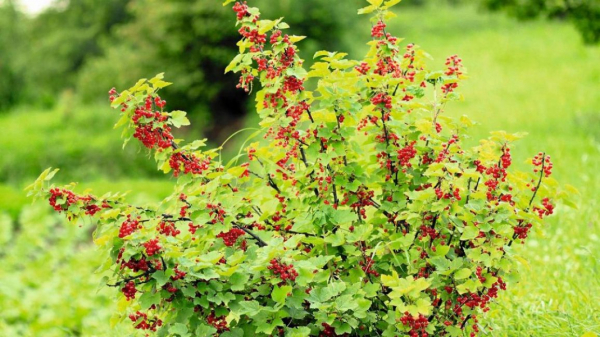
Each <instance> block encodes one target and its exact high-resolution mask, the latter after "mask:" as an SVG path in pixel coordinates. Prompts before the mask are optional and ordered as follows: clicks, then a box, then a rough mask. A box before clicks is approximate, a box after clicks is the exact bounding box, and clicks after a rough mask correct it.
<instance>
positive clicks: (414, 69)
mask: <svg viewBox="0 0 600 337" xmlns="http://www.w3.org/2000/svg"><path fill="white" fill-rule="evenodd" d="M231 2H233V1H226V4H227V3H231ZM398 2H399V0H388V1H385V2H384V1H383V0H369V5H368V6H367V7H365V8H362V9H361V10H359V13H361V14H371V15H372V16H373V17H372V23H373V28H372V30H371V32H370V38H371V40H370V41H369V42H368V45H369V46H370V50H369V52H368V54H367V55H366V57H365V58H364V59H363V60H358V61H356V60H349V59H347V58H346V54H344V53H337V52H328V51H321V52H317V53H316V55H315V58H316V59H317V61H316V62H315V63H314V65H313V66H312V67H311V68H310V69H309V70H306V69H305V68H304V67H303V65H304V61H303V60H302V59H301V58H300V57H299V49H298V46H297V45H296V43H297V42H298V41H300V40H302V39H303V37H300V36H294V35H289V34H286V33H284V30H285V29H287V28H288V26H287V25H286V24H285V23H284V22H283V21H282V20H281V19H279V20H274V21H272V20H263V19H261V18H260V13H259V10H258V9H257V8H253V7H250V6H249V5H248V4H247V3H246V2H236V3H235V4H234V6H233V10H234V11H235V16H236V18H237V24H238V26H239V33H240V34H241V36H242V38H241V40H240V42H239V43H238V46H239V50H240V53H239V54H238V55H237V56H236V57H235V58H234V59H233V61H232V62H231V64H230V65H229V66H228V67H227V69H226V71H234V72H237V73H239V74H240V82H239V83H240V85H239V87H240V88H241V89H243V90H247V91H251V90H258V91H257V93H256V100H257V104H256V109H257V113H258V114H259V116H260V118H261V122H260V125H259V128H257V130H256V131H255V132H254V133H253V134H252V135H251V136H250V137H249V138H248V140H247V141H246V143H245V145H244V146H243V147H242V149H241V150H240V152H239V155H237V156H236V157H234V158H233V159H231V160H230V161H228V162H224V161H223V159H222V158H221V157H220V149H212V150H205V149H203V147H204V146H205V141H204V140H197V141H194V142H191V143H187V144H185V143H184V142H183V141H182V140H179V139H176V138H175V137H173V135H172V133H171V129H172V127H176V128H177V127H181V126H183V125H187V124H189V122H188V120H187V118H186V117H185V112H182V111H168V110H167V109H166V107H167V105H166V102H165V101H164V100H163V99H161V98H160V96H159V94H158V91H159V90H160V89H162V88H164V87H166V86H168V85H169V83H168V82H165V81H164V79H163V76H162V75H158V76H157V77H155V78H153V79H150V80H146V79H142V80H140V81H139V82H138V83H137V84H135V85H134V86H133V87H132V88H130V89H128V90H125V91H122V92H120V93H119V92H118V91H117V90H116V89H113V90H111V91H110V92H109V96H110V101H111V104H112V106H113V107H114V108H118V109H119V110H120V113H121V119H120V120H119V122H117V125H116V127H122V128H123V135H124V137H125V139H126V141H127V140H129V139H130V138H131V137H133V138H135V139H138V140H139V141H140V142H141V144H142V145H143V146H145V147H146V148H147V149H148V151H150V152H151V153H152V154H153V155H154V158H155V159H156V161H157V164H158V168H159V169H160V170H163V171H164V172H165V174H169V173H170V174H172V175H173V176H174V177H175V178H176V184H175V187H174V191H173V195H172V196H170V197H168V198H167V199H165V200H164V202H163V203H161V204H160V205H158V206H153V205H146V206H139V205H131V204H129V203H127V202H126V201H125V199H124V196H123V195H122V194H106V195H104V196H93V195H86V196H79V195H77V194H76V193H74V192H73V190H72V186H65V187H55V186H53V185H50V184H49V183H48V181H49V180H50V179H51V178H52V176H54V174H55V173H56V170H54V171H51V170H50V169H49V170H47V171H45V172H44V173H43V174H42V175H41V176H40V178H39V179H38V180H37V181H36V182H35V183H34V184H32V185H31V187H30V189H31V193H32V194H34V195H36V196H41V197H44V198H47V199H48V200H49V203H50V205H51V206H52V207H53V208H54V209H55V210H56V211H58V212H60V213H64V214H65V215H66V216H67V217H68V218H69V219H71V220H73V221H76V220H77V219H79V218H81V217H83V216H88V217H94V219H96V221H97V229H96V231H95V241H96V243H97V244H98V245H99V246H101V247H103V249H104V252H105V256H106V257H107V263H105V264H104V266H103V268H104V270H106V269H110V270H112V271H113V272H114V273H113V275H114V276H113V277H112V279H111V280H109V282H108V285H109V286H115V287H118V288H119V289H121V292H122V298H123V300H122V301H121V304H120V305H119V307H120V308H121V309H122V310H123V312H118V313H117V314H116V316H115V322H117V321H120V320H127V318H129V320H130V321H132V322H133V326H134V327H135V328H137V329H139V330H143V331H144V333H151V332H154V331H155V332H156V334H157V335H159V336H165V335H179V336H217V335H218V336H350V335H352V336H379V335H380V336H411V337H417V336H418V337H426V336H464V335H470V336H475V335H478V334H479V333H480V332H481V331H484V329H487V328H486V326H485V320H484V313H485V312H486V311H488V310H489V306H490V304H491V303H492V302H493V301H494V299H496V298H497V297H498V296H499V290H504V289H506V287H507V285H510V284H514V283H515V282H516V264H515V260H516V258H515V255H514V252H513V249H512V246H513V243H514V242H515V241H520V242H523V241H524V240H525V239H526V238H527V236H528V233H529V231H530V229H532V228H539V227H540V225H541V223H542V219H543V218H545V217H546V216H549V215H551V214H552V213H553V212H554V209H555V204H556V202H557V201H558V199H560V198H562V197H558V198H557V193H558V192H557V184H556V183H555V182H554V180H553V179H552V178H551V177H550V176H551V174H552V163H551V161H550V156H548V155H547V154H546V153H544V152H541V153H539V154H537V155H536V156H535V157H534V158H533V159H532V160H531V165H532V166H531V171H530V172H515V171H513V170H512V169H511V166H512V160H513V158H512V155H511V146H512V142H513V141H514V140H516V139H517V138H518V137H519V136H518V135H511V134H507V133H506V132H494V133H493V134H492V136H491V137H490V138H488V139H484V140H481V142H480V145H478V146H476V147H473V148H468V147H466V146H465V145H463V142H462V140H463V139H465V138H467V137H468V134H467V130H468V127H470V126H471V125H472V124H473V123H472V122H471V121H470V120H469V119H468V118H467V117H464V116H463V117H460V118H451V117H449V116H446V115H444V110H445V108H446V105H447V104H448V103H449V102H451V101H457V100H460V99H462V96H461V95H460V93H459V92H458V91H457V90H458V89H459V88H460V84H461V82H462V81H463V80H464V79H465V76H466V75H465V74H466V70H465V68H464V67H463V64H462V60H461V59H460V57H458V56H456V55H453V56H451V57H449V58H448V59H447V61H446V64H445V68H444V69H442V70H438V71H432V70H429V69H428V68H427V64H426V60H427V58H428V55H427V54H426V53H425V52H424V51H423V50H421V49H420V48H419V47H418V46H417V45H414V44H404V43H403V42H402V39H400V38H397V37H395V36H393V35H392V34H391V33H390V32H388V31H387V30H386V27H387V26H386V23H385V22H386V21H387V20H389V19H390V18H392V17H393V16H394V15H393V13H392V12H391V11H390V8H391V7H392V6H394V5H395V4H397V3H398ZM365 36H366V37H368V36H369V33H368V32H367V33H366V34H365ZM308 79H314V80H315V83H316V89H315V90H313V91H309V90H307V89H306V86H305V83H306V81H307V80H308ZM49 185H50V186H49Z"/></svg>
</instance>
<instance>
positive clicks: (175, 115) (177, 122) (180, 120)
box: [169, 110, 190, 128]
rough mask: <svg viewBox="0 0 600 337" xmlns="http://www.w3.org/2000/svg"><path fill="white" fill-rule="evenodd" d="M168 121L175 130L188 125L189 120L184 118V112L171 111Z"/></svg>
mask: <svg viewBox="0 0 600 337" xmlns="http://www.w3.org/2000/svg"><path fill="white" fill-rule="evenodd" d="M169 121H170V122H171V124H173V126H174V127H176V128H180V127H181V126H183V125H190V120H189V119H188V118H187V117H186V112H185V111H181V110H175V111H172V112H171V118H170V119H169Z"/></svg>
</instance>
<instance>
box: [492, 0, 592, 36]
mask: <svg viewBox="0 0 600 337" xmlns="http://www.w3.org/2000/svg"><path fill="white" fill-rule="evenodd" d="M483 4H484V6H486V7H487V8H489V9H491V10H504V11H506V12H508V13H510V14H511V15H513V16H515V17H517V18H519V19H523V20H525V19H531V18H536V17H548V18H555V19H567V20H570V21H572V22H573V24H574V25H575V27H576V28H577V30H579V33H580V34H581V36H582V38H583V41H584V42H585V43H588V44H596V43H598V42H600V3H599V2H598V1H595V0H567V1H552V0H508V1H507V0H483Z"/></svg>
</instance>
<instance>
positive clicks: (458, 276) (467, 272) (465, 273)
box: [454, 268, 471, 280]
mask: <svg viewBox="0 0 600 337" xmlns="http://www.w3.org/2000/svg"><path fill="white" fill-rule="evenodd" d="M469 276H471V269H469V268H463V269H460V270H459V271H457V272H456V273H454V279H455V280H462V279H465V278H467V277H469Z"/></svg>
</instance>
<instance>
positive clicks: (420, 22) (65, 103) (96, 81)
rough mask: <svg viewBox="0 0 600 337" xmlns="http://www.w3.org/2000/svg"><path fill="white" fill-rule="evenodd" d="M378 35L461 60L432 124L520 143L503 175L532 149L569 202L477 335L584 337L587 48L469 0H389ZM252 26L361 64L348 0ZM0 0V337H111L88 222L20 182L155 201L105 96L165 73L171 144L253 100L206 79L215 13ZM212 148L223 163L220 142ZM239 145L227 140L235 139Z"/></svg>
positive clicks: (589, 327) (230, 32)
mask: <svg viewBox="0 0 600 337" xmlns="http://www.w3.org/2000/svg"><path fill="white" fill-rule="evenodd" d="M405 2H406V4H404V2H403V4H401V5H399V7H398V10H397V12H398V13H399V17H398V18H397V19H396V20H395V21H393V23H391V24H390V26H389V27H388V30H390V31H392V32H393V33H394V34H395V35H398V36H402V37H405V38H406V40H405V42H414V43H416V44H418V45H420V46H422V47H423V48H424V49H425V50H426V51H427V52H428V53H429V54H431V55H432V57H433V60H432V61H431V62H432V64H433V65H434V66H435V67H439V66H441V65H442V64H443V62H444V60H445V58H446V57H447V56H449V55H452V54H458V55H460V56H461V57H462V58H463V60H464V64H465V66H466V67H467V69H468V73H469V77H470V78H469V80H468V81H466V83H465V85H464V87H463V89H462V92H463V94H464V96H465V101H464V102H460V103H455V104H453V105H451V106H450V107H449V108H448V111H447V113H448V114H453V115H463V114H464V115H468V116H469V117H471V119H473V120H475V121H478V124H477V125H476V126H474V127H473V130H472V136H473V138H472V139H471V140H469V141H470V142H471V143H472V144H475V143H476V142H477V140H478V139H480V138H482V137H486V136H487V135H488V134H489V132H490V131H493V130H506V131H508V132H511V133H512V132H527V133H528V136H527V137H526V138H524V139H522V140H520V141H519V142H518V143H517V144H516V148H515V149H514V152H513V158H514V162H515V164H517V166H520V167H521V168H525V162H526V160H527V159H528V158H531V157H532V156H533V155H535V154H537V153H538V152H539V151H545V152H546V153H548V154H550V155H551V156H552V159H553V162H554V172H555V178H556V179H557V180H558V181H560V182H561V183H562V184H564V185H570V186H572V187H573V188H572V189H571V190H572V191H573V192H572V193H576V192H575V190H577V191H578V192H577V193H579V197H578V199H579V201H578V208H576V209H575V208H569V207H562V206H561V207H558V209H557V212H556V213H557V215H556V216H553V217H551V218H549V220H548V223H547V226H546V227H545V228H538V229H537V230H536V231H535V232H534V233H533V234H532V235H531V237H530V239H529V240H528V241H527V244H526V245H525V246H523V247H519V249H518V250H519V252H520V255H521V257H522V259H520V261H521V266H520V269H519V273H520V275H521V281H520V282H519V283H518V284H510V285H509V290H508V291H506V292H504V293H502V294H501V296H500V298H499V300H498V301H497V302H496V304H494V305H493V306H492V310H491V311H490V313H489V315H488V316H489V318H490V325H491V327H492V328H493V330H491V331H487V332H486V333H485V334H484V335H489V336H540V337H541V336H565V337H566V336H582V337H583V336H585V337H594V336H597V335H598V334H600V263H599V261H598V259H599V258H600V193H599V192H598V191H599V190H600V178H599V177H598V172H600V47H599V46H597V45H586V44H584V43H583V39H582V37H581V35H580V34H579V32H578V31H577V30H576V28H575V26H573V25H572V24H570V22H569V21H565V20H546V19H542V18H539V19H534V20H529V21H518V20H515V19H514V18H513V17H511V16H507V15H506V14H505V13H503V12H489V11H486V10H483V9H482V7H481V6H480V5H478V4H477V3H476V1H451V0H448V1H445V0H430V1H423V0H422V1H416V0H413V1H409V0H406V1H405ZM255 3H257V4H258V5H259V6H261V5H262V7H264V8H265V9H267V10H265V11H264V12H266V15H265V16H269V17H271V18H272V17H279V16H286V21H287V22H289V23H290V24H291V26H292V30H291V31H292V32H293V33H294V34H296V35H308V36H309V39H307V41H306V42H302V43H303V44H300V48H301V49H302V50H303V54H302V55H303V56H304V58H306V59H307V63H310V61H311V58H312V57H311V56H312V54H313V53H314V52H315V51H317V50H320V49H328V50H343V51H347V52H349V54H350V56H352V57H356V58H358V57H361V55H362V54H363V53H364V52H365V50H366V46H365V45H362V44H358V43H357V42H356V41H366V40H367V39H368V38H369V32H370V28H369V23H368V22H366V21H364V19H363V18H359V17H357V16H354V15H353V13H355V11H356V8H358V7H360V6H361V4H362V2H361V1H360V0H348V1H344V2H337V1H335V2H333V1H332V2H325V1H317V0H306V1H302V2H297V1H296V2H294V1H292V0H282V1H277V2H276V3H275V2H274V1H268V0H255V1H252V4H255ZM18 8H19V7H18V4H17V2H16V1H9V0H5V1H4V2H2V1H0V128H1V132H0V336H50V337H52V336H120V335H129V334H131V333H132V332H131V330H129V325H128V324H126V325H123V326H121V325H117V326H116V327H112V328H111V324H110V319H111V313H112V311H113V310H114V308H115V306H116V301H114V298H115V296H116V291H114V289H112V288H107V287H106V286H103V284H101V283H100V279H101V276H102V275H99V274H96V273H94V270H95V269H96V268H97V267H98V266H99V264H100V263H101V262H102V260H103V259H102V256H99V254H98V253H97V251H96V250H95V247H94V245H93V242H92V235H91V233H92V231H93V223H92V222H91V220H89V219H88V220H87V221H82V223H81V227H77V226H72V225H68V224H65V222H64V221H63V220H62V219H61V217H59V216H57V215H55V214H53V213H52V212H51V208H50V207H49V206H48V205H47V203H45V202H39V203H34V204H32V202H31V200H29V199H27V198H26V196H25V193H24V192H23V188H24V187H25V186H26V185H28V184H29V183H31V182H32V181H33V180H34V179H35V178H36V177H37V175H38V174H39V173H40V172H41V171H42V170H44V169H45V168H47V167H49V166H53V167H60V168H61V172H60V173H59V174H58V175H57V180H58V181H59V182H64V183H68V182H70V181H79V182H80V185H79V186H78V188H79V190H80V191H83V190H85V189H87V188H90V189H92V190H93V191H94V193H96V194H102V193H104V192H107V191H128V190H129V191H131V193H130V194H129V200H130V201H131V202H141V201H156V202H158V201H159V200H161V198H163V197H165V196H166V195H168V194H170V191H171V186H172V181H171V180H170V179H169V178H168V177H163V176H161V175H160V174H159V173H157V172H156V170H155V168H154V164H153V160H152V159H151V158H149V157H148V156H147V153H146V152H145V151H144V150H143V149H141V148H140V147H138V146H137V144H134V143H133V142H132V143H131V144H129V145H128V146H127V147H126V148H125V149H124V150H122V146H121V140H120V137H119V136H120V135H119V133H118V132H117V131H115V130H113V129H112V125H113V124H114V123H115V122H116V119H117V112H116V111H114V110H111V109H110V108H109V105H108V100H107V97H106V96H107V95H106V92H107V91H108V90H109V89H110V88H111V87H112V86H117V89H120V90H122V89H124V88H125V87H126V86H128V85H131V84H133V83H134V82H135V81H136V80H137V79H138V78H139V77H152V76H153V75H155V74H156V73H158V72H163V71H164V72H165V73H166V78H167V80H169V81H171V82H175V84H174V85H173V86H172V87H169V88H167V89H166V90H165V96H166V99H167V101H168V104H169V106H171V107H174V108H181V109H184V110H187V111H189V112H190V114H191V119H192V126H190V127H187V128H186V129H184V130H182V131H181V132H180V134H179V136H181V137H185V138H187V139H193V138H198V137H204V136H207V137H209V139H210V140H211V142H212V143H213V144H216V145H219V144H220V143H221V142H222V141H223V140H224V139H226V138H227V136H228V134H230V133H232V132H233V131H235V130H237V129H241V128H243V127H244V126H253V124H254V122H255V118H254V115H253V112H252V109H251V107H252V105H253V104H252V97H249V98H247V97H245V95H244V94H243V92H239V91H236V90H235V88H234V86H235V82H236V78H235V76H224V75H223V74H222V72H223V71H222V69H224V67H225V66H226V65H227V63H228V62H229V59H230V58H231V57H232V56H233V55H234V54H235V48H234V47H235V41H236V40H237V37H236V29H235V27H234V23H235V19H234V14H233V12H230V10H229V9H227V8H225V9H224V8H222V7H221V6H220V3H219V2H218V1H210V2H209V1H204V0H198V1H176V0H168V1H167V0H164V1H159V0H143V1H142V0H140V1H119V0H81V1H78V2H67V1H58V2H57V5H56V6H54V7H51V8H49V9H47V10H46V11H45V12H42V13H40V14H38V15H36V16H32V15H31V14H25V13H22V12H21V11H19V9H18ZM237 139H238V138H234V141H233V142H229V143H228V147H227V148H226V151H227V150H229V151H237V149H236V146H237V144H239V142H236V140H237ZM240 139H242V140H243V137H240Z"/></svg>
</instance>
